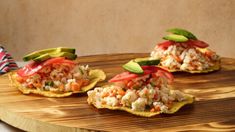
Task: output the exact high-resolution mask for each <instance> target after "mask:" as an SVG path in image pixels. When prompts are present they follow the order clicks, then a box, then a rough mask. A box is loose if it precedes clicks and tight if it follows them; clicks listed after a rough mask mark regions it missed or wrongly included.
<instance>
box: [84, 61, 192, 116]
mask: <svg viewBox="0 0 235 132" xmlns="http://www.w3.org/2000/svg"><path fill="white" fill-rule="evenodd" d="M138 60H141V59H138ZM143 60H144V61H136V60H131V61H130V62H128V63H127V64H125V65H123V68H124V69H126V70H127V71H125V72H123V73H120V74H118V75H116V76H114V77H113V78H112V79H110V80H109V84H108V85H106V86H103V87H96V88H95V89H94V90H90V91H88V92H87V94H88V99H87V101H88V103H89V104H92V105H93V106H95V107H96V108H98V109H101V108H107V109H110V110H123V111H127V112H129V113H132V114H134V115H138V116H143V117H151V116H154V115H158V114H160V113H166V114H173V113H175V112H176V111H178V110H179V109H180V108H181V107H182V106H184V105H186V104H190V103H193V101H194V97H193V96H191V95H188V94H184V93H182V92H181V91H179V90H171V89H170V88H169V84H170V83H172V81H173V75H172V74H171V73H170V72H168V71H166V70H164V69H162V68H159V67H156V66H154V65H155V64H157V63H159V60H151V61H146V60H145V59H143ZM146 64H149V65H146Z"/></svg>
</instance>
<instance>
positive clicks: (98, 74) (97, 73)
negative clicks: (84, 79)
mask: <svg viewBox="0 0 235 132" xmlns="http://www.w3.org/2000/svg"><path fill="white" fill-rule="evenodd" d="M16 77H17V74H16V72H11V73H9V78H10V80H11V83H12V85H13V86H15V87H17V88H18V89H19V90H20V91H21V92H22V93H23V94H30V93H32V94H37V95H42V96H46V97H68V96H70V95H72V94H74V93H84V92H87V91H88V90H90V89H92V88H94V86H95V85H96V84H97V83H98V82H99V81H103V80H105V78H106V75H105V73H104V72H103V71H102V70H100V69H96V70H91V71H90V73H89V77H90V84H89V85H87V86H85V87H82V88H81V91H76V92H60V93H58V92H51V91H43V90H41V89H40V88H37V89H30V88H26V87H23V86H22V85H21V84H20V83H19V82H18V81H17V79H16Z"/></svg>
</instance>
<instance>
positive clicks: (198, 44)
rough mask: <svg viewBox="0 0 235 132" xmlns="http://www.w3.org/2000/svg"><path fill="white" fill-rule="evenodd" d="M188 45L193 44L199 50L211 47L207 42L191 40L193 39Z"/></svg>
mask: <svg viewBox="0 0 235 132" xmlns="http://www.w3.org/2000/svg"><path fill="white" fill-rule="evenodd" d="M188 44H191V45H193V46H195V47H198V48H206V47H208V46H209V44H207V43H206V42H203V41H200V40H191V39H190V40H189V41H188Z"/></svg>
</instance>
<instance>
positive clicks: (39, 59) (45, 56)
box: [33, 52, 77, 62]
mask: <svg viewBox="0 0 235 132" xmlns="http://www.w3.org/2000/svg"><path fill="white" fill-rule="evenodd" d="M54 57H65V58H67V59H70V60H75V59H76V58H77V55H76V54H72V53H69V52H59V53H56V52H55V53H45V54H43V55H40V56H38V57H36V58H33V61H36V62H42V61H45V60H47V59H50V58H54Z"/></svg>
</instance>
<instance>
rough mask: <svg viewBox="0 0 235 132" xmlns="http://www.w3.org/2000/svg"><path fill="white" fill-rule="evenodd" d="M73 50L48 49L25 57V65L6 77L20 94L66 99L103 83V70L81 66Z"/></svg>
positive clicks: (61, 48)
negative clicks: (8, 77)
mask: <svg viewBox="0 0 235 132" xmlns="http://www.w3.org/2000/svg"><path fill="white" fill-rule="evenodd" d="M76 58H77V55H76V54H75V49H73V48H65V47H58V48H51V49H45V50H40V51H35V52H33V53H31V54H28V55H26V56H24V58H23V60H24V61H29V63H28V64H27V65H25V66H24V67H22V68H21V69H18V70H17V71H15V72H12V73H10V74H9V76H10V79H11V81H12V83H13V85H15V86H16V87H17V88H18V89H19V90H20V91H21V92H22V93H23V94H30V93H32V94H38V95H42V96H46V97H66V96H70V95H72V94H73V93H83V92H86V91H88V90H90V89H92V88H93V87H94V86H95V85H96V83H97V82H99V81H102V80H105V77H106V75H105V73H104V72H103V71H102V70H99V69H95V70H92V69H90V68H89V66H88V65H80V64H78V63H77V62H76V61H75V59H76Z"/></svg>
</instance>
